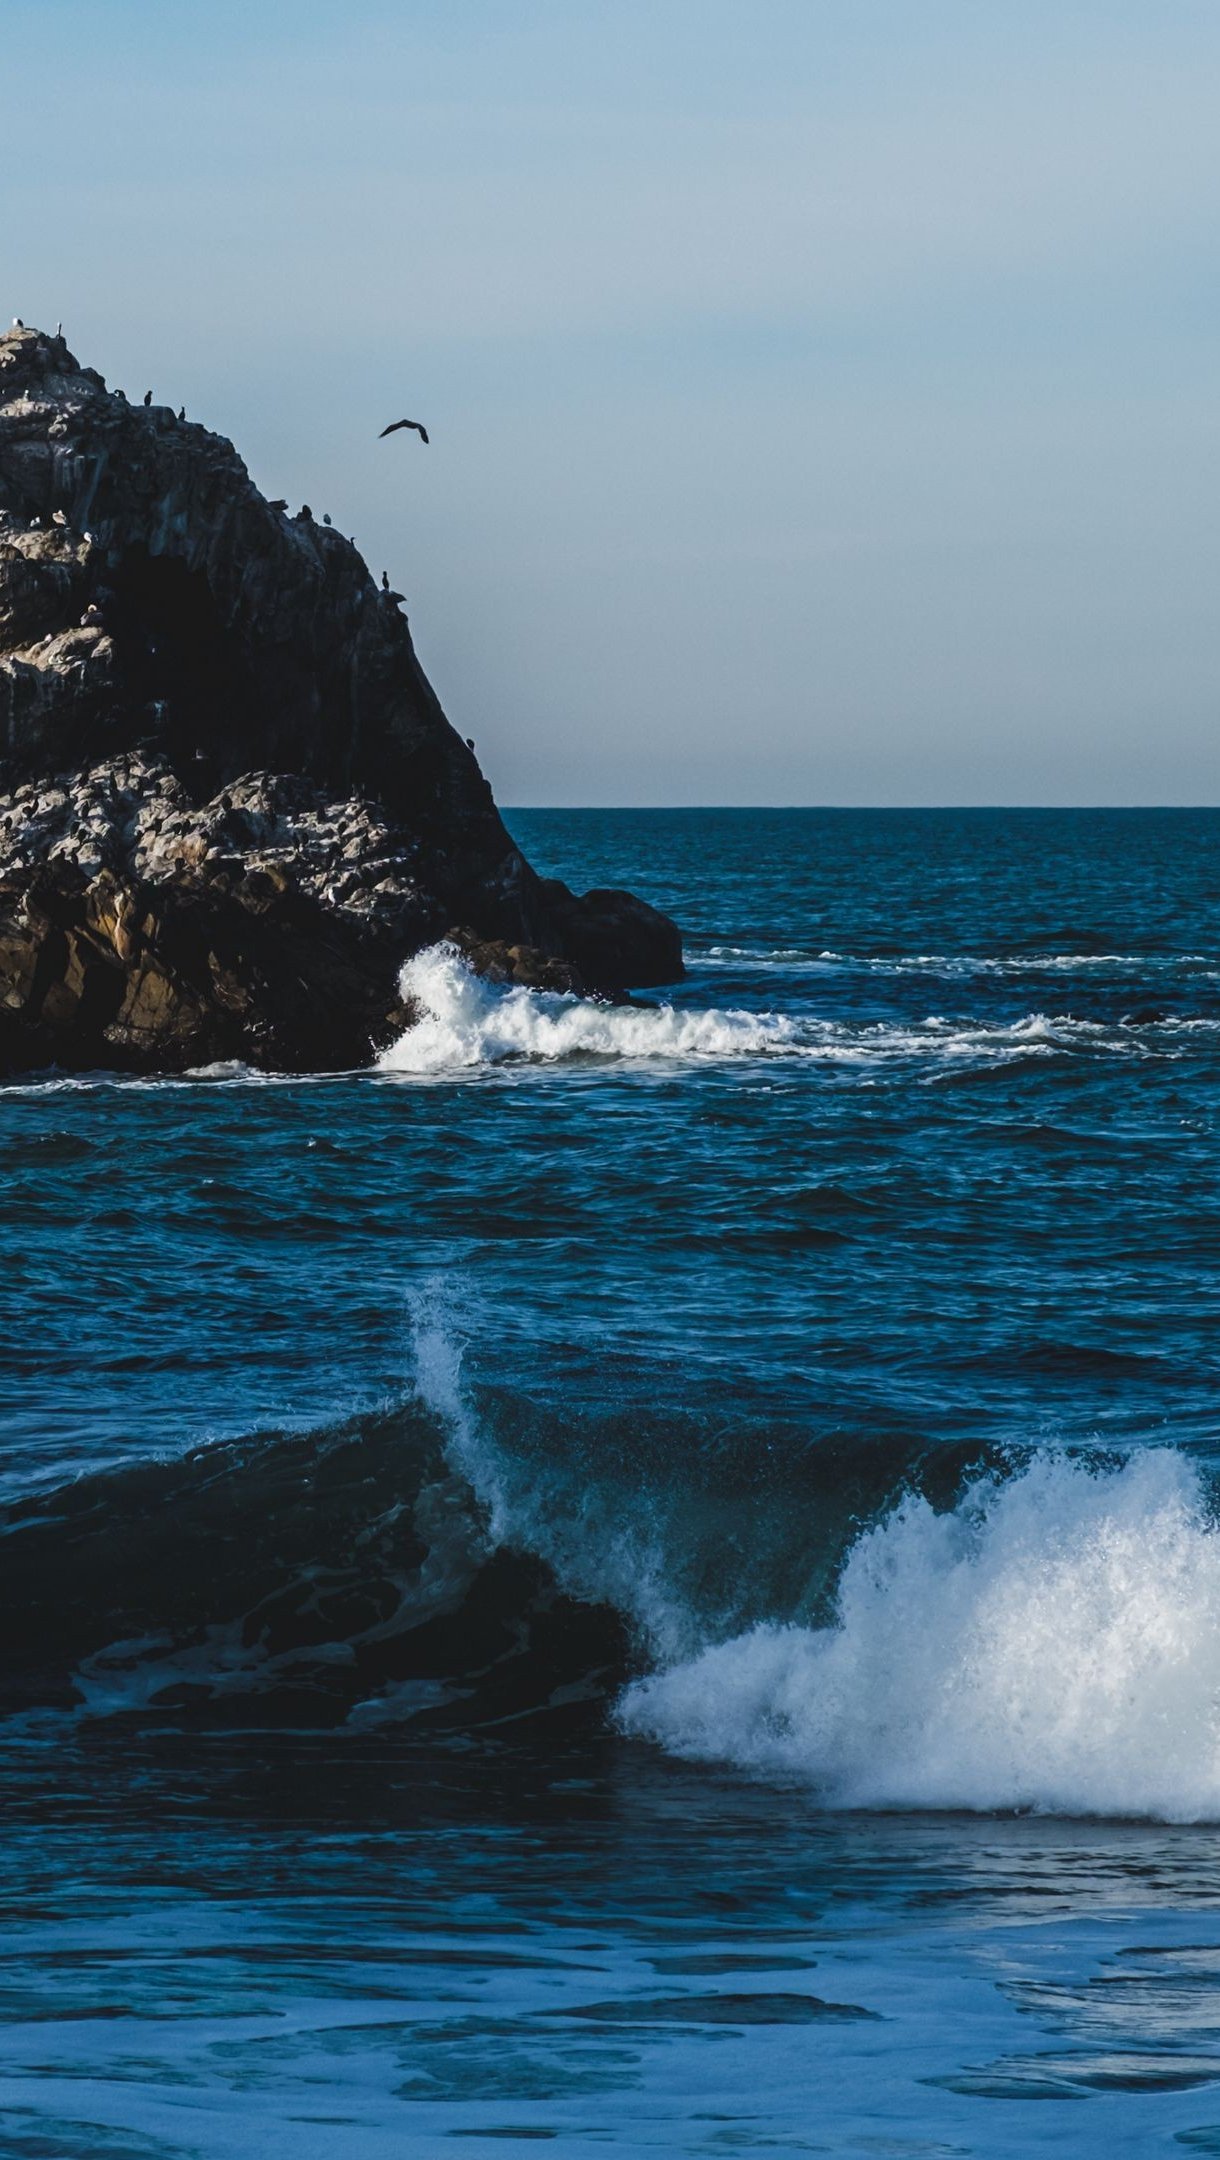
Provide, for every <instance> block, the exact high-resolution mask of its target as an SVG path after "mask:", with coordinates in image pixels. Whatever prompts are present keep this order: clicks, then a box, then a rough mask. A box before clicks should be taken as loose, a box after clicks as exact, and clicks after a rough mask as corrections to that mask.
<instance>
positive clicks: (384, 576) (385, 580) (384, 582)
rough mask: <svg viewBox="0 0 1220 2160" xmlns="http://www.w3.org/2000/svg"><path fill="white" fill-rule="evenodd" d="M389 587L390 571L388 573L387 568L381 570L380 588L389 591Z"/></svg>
mask: <svg viewBox="0 0 1220 2160" xmlns="http://www.w3.org/2000/svg"><path fill="white" fill-rule="evenodd" d="M389 589H390V573H389V571H388V570H383V571H382V573H381V590H382V592H388V591H389Z"/></svg>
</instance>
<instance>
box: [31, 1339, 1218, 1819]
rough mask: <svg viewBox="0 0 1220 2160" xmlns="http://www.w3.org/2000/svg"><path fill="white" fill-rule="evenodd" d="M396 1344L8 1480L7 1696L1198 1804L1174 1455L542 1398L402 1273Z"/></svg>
mask: <svg viewBox="0 0 1220 2160" xmlns="http://www.w3.org/2000/svg"><path fill="white" fill-rule="evenodd" d="M415 1365H416V1370H415V1377H414V1384H413V1387H412V1388H411V1390H410V1392H409V1394H408V1396H407V1399H406V1400H405V1401H404V1402H403V1404H402V1405H401V1406H400V1407H399V1408H397V1409H394V1410H388V1411H386V1412H385V1413H383V1414H382V1415H380V1416H376V1417H371V1418H364V1419H359V1420H353V1421H351V1422H349V1423H346V1424H338V1425H335V1426H331V1427H326V1428H324V1429H322V1430H320V1431H316V1432H313V1433H310V1434H305V1435H275V1434H267V1435H259V1436H253V1437H251V1438H248V1439H246V1440H244V1441H242V1442H238V1443H233V1444H227V1445H218V1446H213V1447H210V1448H206V1449H203V1450H200V1451H197V1452H196V1453H194V1454H192V1455H190V1456H188V1457H186V1458H184V1459H181V1460H178V1461H174V1462H149V1463H143V1464H128V1465H126V1466H124V1467H121V1468H118V1469H115V1470H111V1471H109V1472H106V1473H104V1474H98V1475H94V1476H89V1477H83V1478H80V1479H78V1480H76V1481H75V1482H73V1483H72V1484H70V1485H68V1486H66V1487H64V1488H62V1489H59V1490H54V1491H50V1492H40V1493H39V1494H37V1495H31V1496H28V1497H26V1498H24V1499H23V1500H21V1501H19V1502H16V1503H14V1504H13V1505H12V1506H10V1507H9V1508H8V1509H7V1510H6V1511H5V1512H4V1514H3V1516H2V1517H0V1536H2V1537H3V1542H4V1547H5V1559H6V1566H5V1569H4V1572H3V1576H2V1577H0V1708H2V1709H3V1710H4V1711H5V1712H6V1713H7V1714H8V1715H9V1716H10V1717H11V1716H13V1715H19V1714H22V1713H26V1714H28V1713H31V1712H32V1713H35V1714H37V1715H40V1716H41V1715H43V1714H45V1713H46V1711H47V1710H51V1711H57V1712H59V1713H62V1714H67V1715H70V1716H73V1717H77V1718H79V1717H86V1718H98V1717H105V1718H113V1717H116V1716H117V1717H125V1718H128V1719H132V1718H134V1719H137V1720H140V1721H147V1720H149V1719H152V1720H156V1721H168V1722H170V1723H173V1724H182V1723H199V1722H200V1721H204V1722H209V1723H212V1724H216V1723H219V1724H221V1725H224V1726H226V1727H229V1726H234V1725H239V1726H255V1727H266V1726H268V1725H276V1726H283V1725H291V1726H294V1727H315V1728H316V1727H319V1726H321V1727H326V1728H332V1729H340V1728H342V1729H346V1730H348V1731H354V1732H359V1731H361V1730H363V1729H366V1728H368V1727H369V1726H382V1725H397V1726H401V1727H405V1728H409V1729H410V1730H411V1732H412V1733H413V1734H414V1735H415V1736H416V1737H420V1738H427V1739H428V1741H429V1743H430V1744H441V1743H443V1742H444V1741H445V1740H446V1738H447V1737H448V1738H449V1739H452V1740H456V1742H457V1743H458V1744H460V1745H461V1746H463V1747H466V1746H469V1745H470V1744H471V1740H472V1738H473V1736H474V1735H475V1734H476V1733H478V1732H480V1731H484V1732H494V1733H495V1735H496V1737H497V1738H498V1739H502V1738H503V1736H504V1735H505V1733H506V1731H507V1730H508V1729H509V1728H512V1727H514V1726H516V1725H519V1724H521V1723H522V1721H526V1722H527V1723H530V1724H532V1723H535V1722H536V1721H537V1720H538V1719H540V1718H541V1719H546V1720H549V1721H552V1722H553V1721H555V1720H561V1721H566V1722H568V1723H571V1722H573V1721H576V1722H577V1723H578V1724H582V1725H584V1726H586V1727H587V1726H590V1725H592V1726H594V1727H597V1728H601V1729H604V1727H605V1726H606V1724H607V1723H608V1722H612V1723H615V1724H616V1725H617V1726H618V1728H619V1730H620V1731H621V1732H623V1733H625V1734H627V1735H629V1736H632V1737H634V1738H636V1739H638V1740H644V1741H648V1742H651V1743H654V1744H656V1745H658V1746H659V1747H661V1748H662V1749H664V1750H665V1751H667V1752H668V1753H670V1754H671V1755H674V1756H678V1757H682V1758H685V1759H695V1760H706V1761H718V1762H722V1763H726V1764H729V1765H732V1766H735V1767H736V1768H737V1769H738V1770H740V1771H742V1772H745V1773H747V1774H753V1775H761V1776H764V1777H767V1778H780V1779H783V1780H787V1781H792V1780H796V1781H798V1782H800V1783H801V1784H803V1785H805V1786H807V1787H809V1788H810V1789H811V1790H812V1792H813V1793H814V1794H815V1795H816V1797H817V1798H818V1800H819V1801H820V1802H821V1803H822V1804H824V1805H828V1806H831V1807H837V1808H920V1809H946V1808H963V1809H974V1810H984V1811H985V1810H993V1809H1006V1810H1007V1809H1023V1810H1035V1811H1045V1812H1054V1813H1067V1814H1083V1815H1119V1816H1145V1817H1156V1818H1161V1819H1164V1820H1169V1821H1200V1820H1208V1821H1211V1820H1220V1529H1218V1528H1217V1523H1216V1519H1215V1516H1214V1513H1213V1508H1212V1504H1211V1501H1210V1498H1209V1495H1208V1492H1207V1489H1206V1488H1205V1485H1204V1483H1203V1480H1202V1477H1201V1475H1200V1473H1198V1472H1197V1471H1196V1469H1195V1468H1194V1467H1193V1466H1192V1465H1191V1464H1189V1463H1188V1462H1187V1460H1186V1458H1185V1457H1183V1456H1181V1455H1180V1454H1178V1453H1176V1452H1174V1451H1173V1450H1171V1449H1164V1450H1156V1451H1148V1452H1145V1453H1141V1454H1137V1455H1134V1456H1132V1457H1131V1458H1130V1459H1129V1460H1126V1461H1119V1460H1116V1459H1115V1458H1113V1457H1107V1458H1102V1459H1093V1460H1086V1459H1082V1458H1071V1457H1068V1456H1065V1455H1062V1454H1059V1455H1052V1454H1046V1453H1042V1454H1037V1455H1028V1454H1027V1455H1026V1456H1025V1457H1024V1458H1023V1459H1022V1460H1020V1461H1015V1462H1014V1461H1008V1462H1003V1461H998V1460H997V1461H996V1462H995V1463H993V1464H992V1465H991V1466H990V1467H988V1468H987V1469H986V1470H982V1469H980V1467H979V1465H978V1455H977V1450H976V1451H975V1453H974V1455H973V1458H972V1460H973V1468H971V1467H970V1464H971V1458H970V1457H968V1456H967V1455H966V1453H965V1452H964V1449H963V1448H962V1447H960V1446H950V1445H944V1446H941V1447H933V1448H928V1447H926V1446H920V1445H916V1444H915V1443H911V1444H906V1443H899V1442H893V1443H889V1444H882V1443H881V1442H879V1441H878V1440H876V1439H874V1440H871V1441H869V1440H862V1441H858V1442H852V1441H850V1440H849V1439H839V1440H837V1441H836V1440H830V1439H827V1440H822V1441H817V1440H816V1439H815V1440H812V1441H811V1436H810V1435H809V1434H808V1433H800V1432H788V1431H786V1430H784V1429H780V1428H774V1429H770V1428H769V1429H768V1430H766V1431H763V1430H761V1429H760V1428H759V1426H758V1425H757V1424H754V1425H753V1426H743V1428H742V1429H741V1430H740V1431H729V1432H728V1433H727V1434H726V1431H725V1429H724V1421H723V1419H721V1420H719V1422H718V1425H717V1427H716V1428H715V1429H712V1428H702V1427H701V1426H700V1425H699V1422H698V1419H697V1418H696V1417H695V1416H694V1414H693V1413H691V1414H690V1415H689V1416H688V1417H687V1420H686V1423H685V1424H680V1421H679V1422H676V1421H675V1416H674V1414H673V1413H670V1412H660V1411H658V1412H656V1413H655V1414H654V1422H653V1424H652V1425H651V1426H650V1424H649V1421H648V1417H647V1415H646V1414H645V1413H641V1412H636V1411H633V1412H631V1414H630V1415H628V1416H624V1415H623V1414H622V1413H617V1414H616V1413H612V1412H606V1413H605V1415H604V1416H602V1417H601V1418H597V1417H594V1416H593V1415H592V1414H591V1413H587V1412H586V1413H583V1414H581V1415H573V1414H564V1413H563V1412H562V1411H561V1410H553V1411H551V1412H549V1413H547V1412H545V1411H544V1410H543V1409H541V1408H540V1407H539V1406H538V1405H537V1404H534V1403H531V1402H529V1401H527V1400H525V1399H523V1398H519V1397H509V1396H506V1395H503V1394H497V1393H496V1392H495V1391H493V1390H488V1389H481V1390H480V1389H475V1388H473V1387H468V1386H467V1385H465V1384H464V1383H463V1380H462V1375H461V1371H460V1348H459V1346H458V1344H457V1343H456V1341H455V1339H454V1336H453V1333H452V1331H451V1329H450V1328H449V1326H448V1324H447V1321H446V1317H445V1314H444V1310H443V1307H436V1308H432V1309H430V1308H429V1307H428V1306H427V1304H426V1303H425V1304H423V1305H421V1308H420V1310H419V1312H418V1313H417V1315H416V1327H415ZM760 1466H763V1467H760ZM747 1525H748V1528H747V1527H746V1526H747ZM34 1615H36V1616H37V1623H36V1625H35V1624H34V1623H33V1620H32V1616H34Z"/></svg>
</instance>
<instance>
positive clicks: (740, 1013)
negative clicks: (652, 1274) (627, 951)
mask: <svg viewBox="0 0 1220 2160" xmlns="http://www.w3.org/2000/svg"><path fill="white" fill-rule="evenodd" d="M401 989H402V994H403V996H404V998H409V999H410V1000H411V1002H412V1003H413V1004H414V1005H415V1006H416V1007H417V1008H418V1010H419V1012H420V1014H421V1017H420V1018H419V1019H418V1020H417V1021H416V1022H415V1024H414V1025H413V1026H412V1027H409V1028H408V1029H407V1030H406V1032H405V1033H404V1034H402V1035H400V1036H399V1038H398V1041H397V1042H395V1043H393V1044H392V1045H391V1046H390V1048H389V1049H388V1050H385V1051H383V1052H382V1055H381V1057H380V1059H379V1060H378V1063H379V1067H380V1069H381V1071H382V1072H387V1073H416V1074H429V1073H442V1072H453V1071H462V1070H470V1069H472V1068H475V1067H479V1066H488V1065H499V1064H503V1063H505V1062H506V1061H509V1060H530V1061H534V1062H536V1063H552V1064H553V1063H557V1062H561V1061H563V1060H566V1059H572V1058H607V1059H626V1060H653V1061H655V1060H659V1059H670V1060H687V1061H691V1060H708V1059H726V1058H762V1057H775V1056H781V1057H799V1058H805V1059H815V1060H819V1061H821V1062H823V1063H826V1064H873V1063H876V1062H879V1061H882V1062H884V1061H892V1060H895V1059H903V1058H915V1059H920V1058H929V1059H931V1060H933V1061H934V1062H936V1063H938V1064H939V1063H943V1062H945V1061H946V1060H961V1059H965V1060H970V1059H976V1060H978V1061H980V1062H984V1063H1004V1062H1009V1061H1011V1060H1013V1059H1016V1058H1027V1057H1030V1056H1035V1057H1037V1056H1056V1055H1060V1054H1062V1053H1063V1052H1065V1051H1080V1050H1100V1051H1105V1052H1110V1053H1113V1054H1116V1055H1123V1056H1136V1057H1139V1056H1147V1055H1149V1054H1152V1051H1151V1047H1150V1046H1151V1044H1153V1043H1155V1051H1156V1054H1159V1055H1165V1054H1170V1055H1172V1054H1173V1039H1174V1037H1175V1036H1176V1035H1179V1034H1182V1035H1186V1034H1188V1033H1189V1032H1190V1031H1192V1030H1193V1031H1198V1030H1200V1029H1203V1030H1207V1029H1210V1030H1212V1031H1213V1032H1215V1031H1216V1029H1217V1026H1218V1023H1217V1022H1216V1021H1214V1020H1206V1021H1202V1020H1199V1021H1179V1020H1176V1019H1175V1018H1174V1017H1173V1016H1172V1015H1166V1016H1165V1018H1164V1020H1162V1021H1158V1022H1155V1023H1151V1024H1150V1025H1148V1026H1146V1027H1144V1028H1133V1027H1123V1026H1107V1025H1103V1024H1102V1023H1101V1022H1098V1021H1090V1020H1080V1019H1077V1018H1075V1017H1073V1016H1071V1015H1062V1016H1058V1015H1052V1014H1046V1013H1029V1014H1027V1015H1026V1016H1025V1018H1023V1019H1021V1020H1015V1021H1011V1022H1007V1023H1004V1024H1001V1025H996V1026H986V1025H981V1024H977V1023H974V1022H970V1021H963V1020H948V1019H945V1018H943V1017H942V1016H940V1015H939V1014H936V1013H931V1014H929V1015H928V1017H927V1018H926V1019H924V1020H921V1021H918V1022H915V1023H912V1024H906V1025H898V1026H895V1025H889V1024H886V1023H884V1022H879V1023H871V1024H868V1025H858V1024H857V1025H851V1024H845V1023H843V1022H839V1021H830V1020H822V1019H819V1018H818V1017H816V1015H813V1014H800V1015H797V1014H788V1013H777V1012H767V1011H763V1012H747V1011H744V1010H740V1009H737V1008H734V1007H726V1008H722V1009H718V1008H716V1007H711V1008H702V1009H700V1008H695V1007H685V1006H675V1005H602V1004H599V1003H597V1002H596V1001H595V1000H594V999H592V998H581V997H573V996H567V995H561V994H559V993H557V992H554V991H539V990H526V989H523V988H520V987H518V986H516V985H512V984H502V983H491V982H488V981H487V980H486V979H485V978H484V977H482V976H479V975H476V974H474V973H473V971H472V970H471V969H470V968H469V967H468V966H467V965H466V963H465V961H464V960H463V959H462V957H461V955H460V953H458V952H457V951H456V950H455V948H454V947H453V946H451V945H433V946H430V947H429V948H428V950H427V951H426V952H422V953H417V954H416V956H415V958H414V959H413V960H409V961H408V962H407V965H406V967H405V968H404V969H403V971H402V976H401Z"/></svg>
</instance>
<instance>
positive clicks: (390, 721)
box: [0, 329, 682, 1071]
mask: <svg viewBox="0 0 1220 2160" xmlns="http://www.w3.org/2000/svg"><path fill="white" fill-rule="evenodd" d="M0 790H4V791H6V792H4V793H3V794H0V1070H3V1069H10V1070H11V1069H27V1068H30V1067H34V1066H39V1065H43V1064H48V1063H56V1064H59V1065H63V1066H73V1067H77V1068H80V1067H84V1066H95V1065H115V1066H121V1067H128V1068H131V1069H136V1070H144V1071H148V1070H177V1069H182V1068H183V1067H186V1066H189V1065H196V1064H200V1063H207V1062H211V1061H213V1060H215V1059H222V1058H237V1057H240V1058H244V1059H247V1060H249V1061H251V1062H253V1063H256V1064H260V1065H264V1066H269V1067H270V1066H276V1067H286V1068H289V1069H300V1070H322V1069H334V1068H339V1067H344V1066H348V1065H352V1064H357V1063H363V1062H365V1061H366V1060H367V1059H368V1057H369V1055H370V1053H371V1051H372V1050H373V1049H375V1048H377V1047H380V1045H381V1044H382V1043H384V1042H386V1041H388V1040H390V1039H391V1038H392V1036H393V1035H394V1034H395V1033H396V1032H398V1031H400V1030H401V1028H402V1027H403V1026H404V1025H405V1024H406V1023H407V1021H408V1019H409V1015H408V1014H406V1013H405V1012H404V1010H403V1008H402V1006H401V1003H400V1000H399V995H398V991H397V987H396V986H397V978H398V972H399V969H400V967H401V965H402V962H403V961H404V960H406V959H408V958H409V957H410V955H411V954H412V953H413V952H415V951H418V950H419V949H420V948H421V947H422V946H423V945H426V944H428V943H431V942H432V941H434V940H435V939H436V938H437V937H439V936H441V935H444V934H445V933H447V932H450V931H451V930H452V928H453V926H454V925H455V924H457V925H459V926H461V931H462V935H463V938H464V939H465V940H466V943H465V949H466V951H467V954H468V958H469V959H470V962H471V964H472V965H474V966H476V967H477V966H484V967H486V968H487V970H488V972H490V973H492V974H493V975H495V974H499V976H500V977H501V979H504V980H511V981H514V982H528V983H532V984H536V985H538V986H539V987H544V988H563V989H575V990H585V991H590V992H593V993H598V994H607V995H620V994H621V993H622V992H623V991H625V990H626V989H627V988H629V987H647V986H650V985H655V984H658V983H662V982H669V981H672V980H674V979H675V978H677V977H678V976H680V974H681V972H682V961H681V942H680V938H679V934H678V931H677V929H676V927H675V925H674V924H673V923H672V922H670V921H669V919H668V918H667V917H666V916H664V915H661V914H659V913H658V912H657V910H656V909H654V908H651V907H649V906H647V904H646V903H645V902H643V901H641V900H638V899H636V898H635V896H634V895H633V894H630V893H623V892H613V891H599V892H592V893H587V894H585V895H583V896H577V895H576V894H574V893H572V892H570V891H569V890H568V888H567V887H566V886H565V885H563V884H561V883H559V882H558V881H557V880H555V879H549V878H540V877H538V876H537V875H536V874H535V872H534V871H533V870H532V869H531V868H530V866H529V864H528V863H527V862H526V861H525V859H524V858H523V856H522V855H521V853H520V851H519V849H518V848H517V847H516V846H515V845H514V843H513V841H512V839H511V837H510V835H509V833H508V832H507V830H506V828H505V826H504V824H503V822H502V820H501V818H500V815H499V813H498V811H497V809H496V807H495V804H494V802H493V800H492V795H491V790H490V788H489V787H488V784H487V782H486V780H485V779H484V777H483V774H482V772H481V771H480V769H479V766H478V763H477V761H476V759H475V757H474V753H473V751H472V749H471V748H470V746H469V745H468V744H467V743H465V742H463V741H462V740H461V738H460V737H459V736H458V735H457V734H456V732H455V731H454V730H453V728H451V727H450V725H449V723H448V721H447V720H446V719H445V716H444V713H443V712H442V710H441V707H440V705H439V703H438V701H437V699H436V696H435V694H434V692H433V690H432V688H431V686H430V684H429V683H428V681H427V678H426V677H425V675H424V673H423V670H422V668H421V667H420V665H419V661H418V659H417V658H416V654H415V649H414V646H413V644H412V642H411V636H410V631H409V629H408V627H407V623H406V619H405V617H404V616H403V615H402V614H401V613H400V611H399V605H398V599H397V596H396V595H394V594H392V593H386V592H383V591H381V590H380V589H379V588H378V587H377V585H376V584H375V583H374V580H373V579H372V577H371V576H370V574H369V572H368V570H367V568H366V566H365V564H364V562H363V560H362V559H361V557H360V555H359V554H358V553H357V551H356V549H355V547H354V546H353V545H352V544H351V542H350V541H348V540H346V539H344V538H343V537H342V535H341V534H339V533H337V532H336V531H335V530H334V529H333V527H330V526H326V525H322V524H319V523H317V522H315V521H314V519H313V518H312V516H311V515H310V514H309V513H308V512H306V511H304V510H303V511H301V512H300V513H299V514H298V515H297V516H296V517H290V516H289V515H288V514H287V513H286V511H285V510H284V508H283V506H282V505H280V504H275V503H269V502H267V501H265V500H264V498H263V497H262V495H260V493H259V492H258V489H257V488H256V487H255V486H254V484H253V482H252V481H251V479H250V477H249V475H248V473H247V472H246V469H245V466H244V465H243V464H242V462H241V459H240V458H239V457H238V455H237V453H236V451H235V450H234V448H233V446H232V444H231V443H228V442H226V441H225V440H224V439H223V437H220V436H217V435H213V434H210V433H209V432H208V431H207V430H206V429H205V428H202V427H198V426H195V425H192V424H190V423H187V422H184V421H182V420H180V419H177V418H175V416H174V414H173V413H172V412H171V411H170V410H169V409H168V408H166V407H159V406H151V407H144V406H142V405H141V406H131V405H129V404H128V402H127V400H126V399H125V398H124V397H123V395H122V393H121V392H114V391H109V390H107V388H106V386H105V384H104V382H103V380H102V378H101V376H100V375H98V374H97V373H96V372H95V371H94V370H93V369H90V368H82V367H81V366H80V365H79V363H78V362H77V361H76V360H75V359H74V357H73V355H72V354H71V353H70V352H69V350H68V348H67V346H66V345H65V343H64V342H63V340H62V339H61V338H51V337H47V336H44V335H43V334H42V333H40V332H38V331H35V330H27V329H16V330H13V331H11V332H9V333H8V334H7V335H4V336H0ZM505 954H509V955H510V956H511V957H510V958H509V959H508V960H507V961H506V960H505V959H504V955H505Z"/></svg>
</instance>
